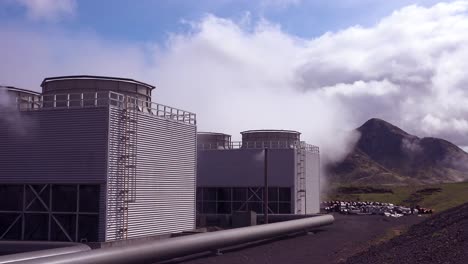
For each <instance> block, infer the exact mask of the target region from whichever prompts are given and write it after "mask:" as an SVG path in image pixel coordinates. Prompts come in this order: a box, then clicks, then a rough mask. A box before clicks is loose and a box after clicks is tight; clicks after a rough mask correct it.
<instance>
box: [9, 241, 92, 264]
mask: <svg viewBox="0 0 468 264" xmlns="http://www.w3.org/2000/svg"><path fill="white" fill-rule="evenodd" d="M0 247H1V248H2V250H3V251H4V252H14V251H16V252H23V253H16V254H10V255H4V256H0V264H5V263H14V262H20V261H26V260H37V259H40V258H46V257H51V256H58V255H64V254H71V253H76V252H83V251H89V250H91V248H90V247H89V246H87V245H84V244H79V243H63V242H33V241H8V242H6V241H1V242H0ZM45 248H47V249H45ZM31 250H32V251H31ZM26 251H28V252H26Z"/></svg>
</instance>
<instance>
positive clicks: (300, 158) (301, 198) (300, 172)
mask: <svg viewBox="0 0 468 264" xmlns="http://www.w3.org/2000/svg"><path fill="white" fill-rule="evenodd" d="M296 153H297V155H296V157H297V158H296V159H297V164H296V166H297V167H296V168H297V178H296V190H297V193H296V201H297V202H296V204H297V208H298V210H297V213H299V214H302V213H304V214H305V211H306V210H305V206H306V204H305V199H306V186H305V176H306V175H305V174H306V173H305V150H304V149H303V147H302V146H301V144H297V151H296ZM303 206H304V208H303ZM303 209H304V212H303Z"/></svg>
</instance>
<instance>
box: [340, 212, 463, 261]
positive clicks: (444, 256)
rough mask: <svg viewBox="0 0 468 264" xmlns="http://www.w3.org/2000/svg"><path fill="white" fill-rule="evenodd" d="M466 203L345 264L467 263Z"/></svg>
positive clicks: (413, 227)
mask: <svg viewBox="0 0 468 264" xmlns="http://www.w3.org/2000/svg"><path fill="white" fill-rule="evenodd" d="M467 226H468V204H463V205H461V206H458V207H455V208H452V209H450V210H447V211H445V212H442V213H440V214H437V215H435V216H434V217H431V218H428V219H426V220H425V221H424V222H422V223H419V224H416V225H414V226H412V227H410V229H409V230H408V231H407V232H406V233H404V234H403V235H401V236H398V237H395V238H393V239H392V240H390V241H388V242H385V243H382V244H380V245H377V246H373V247H371V248H370V249H369V250H367V251H366V252H363V253H360V254H358V255H356V256H353V257H351V258H349V259H348V260H347V261H346V263H349V264H354V263H360V264H366V263H398V264H405V263H421V264H423V263H452V264H455V263H460V264H461V263H467V259H468V251H467V250H466V249H467V248H468V229H467V228H466V227H467Z"/></svg>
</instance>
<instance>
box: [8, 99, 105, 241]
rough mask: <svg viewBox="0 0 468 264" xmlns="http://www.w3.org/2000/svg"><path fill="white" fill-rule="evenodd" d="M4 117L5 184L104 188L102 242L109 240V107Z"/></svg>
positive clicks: (47, 110) (46, 110)
mask: <svg viewBox="0 0 468 264" xmlns="http://www.w3.org/2000/svg"><path fill="white" fill-rule="evenodd" d="M0 115H2V116H1V117H0V128H1V129H0V183H26V184H41V183H53V184H100V186H101V192H100V197H101V198H100V203H99V208H100V214H99V234H98V237H99V240H101V241H103V240H104V231H105V228H104V227H105V209H106V203H105V201H106V200H105V199H104V198H105V197H106V191H105V190H106V183H105V182H106V175H107V143H108V126H109V125H108V120H109V111H108V108H107V107H98V108H96V107H92V108H76V109H41V110H37V111H24V112H8V113H5V112H4V113H0ZM0 199H2V197H0Z"/></svg>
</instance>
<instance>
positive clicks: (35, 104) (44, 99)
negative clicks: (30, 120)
mask: <svg viewBox="0 0 468 264" xmlns="http://www.w3.org/2000/svg"><path fill="white" fill-rule="evenodd" d="M125 99H127V100H128V101H131V102H132V103H131V104H128V103H127V104H126V103H125ZM30 100H31V99H30ZM17 104H18V108H19V110H20V111H37V110H41V109H50V108H54V109H71V108H88V107H101V106H114V107H119V108H121V109H124V108H125V107H128V106H129V105H130V107H134V109H135V110H138V111H139V112H142V113H146V114H150V115H154V116H157V117H162V118H165V119H172V120H175V121H178V122H183V123H188V124H193V125H195V124H196V114H194V113H191V112H188V111H185V110H181V109H177V108H174V107H171V106H167V105H163V104H158V103H154V102H149V101H146V100H141V99H139V98H136V97H133V96H129V95H124V94H120V93H116V92H111V91H106V92H91V93H68V94H54V95H42V96H41V97H40V100H39V101H30V102H29V101H28V100H24V99H17Z"/></svg>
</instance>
